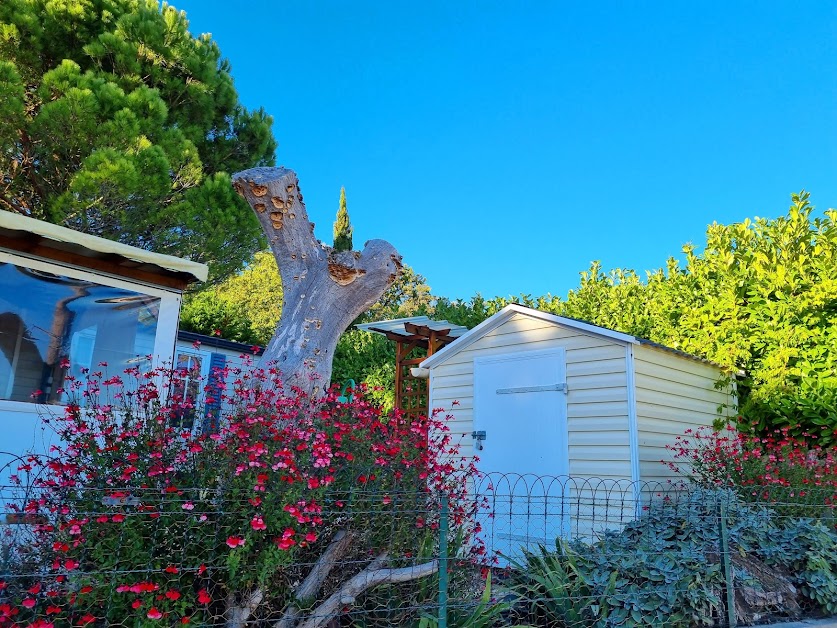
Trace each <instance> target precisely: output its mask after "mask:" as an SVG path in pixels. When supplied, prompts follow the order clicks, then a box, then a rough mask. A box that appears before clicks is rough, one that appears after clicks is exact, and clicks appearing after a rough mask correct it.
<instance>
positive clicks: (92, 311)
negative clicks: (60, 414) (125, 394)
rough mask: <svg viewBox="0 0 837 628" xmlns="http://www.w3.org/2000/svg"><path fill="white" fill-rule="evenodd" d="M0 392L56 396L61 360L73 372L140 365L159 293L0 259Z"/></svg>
mask: <svg viewBox="0 0 837 628" xmlns="http://www.w3.org/2000/svg"><path fill="white" fill-rule="evenodd" d="M0 286H2V287H3V290H2V293H0V399H8V400H12V401H37V402H39V403H60V402H62V401H66V398H62V396H61V394H60V392H59V389H61V388H62V386H63V384H64V368H62V366H61V362H62V360H63V359H65V358H68V359H69V362H70V367H69V372H70V373H72V374H73V375H74V376H76V377H78V378H81V377H83V376H84V373H85V372H86V371H88V370H99V364H100V363H102V362H106V363H107V364H108V368H107V371H108V373H109V374H118V375H122V372H123V371H124V370H125V368H127V367H128V366H130V365H132V364H140V365H143V364H144V363H145V356H147V355H150V354H152V353H153V351H154V340H155V337H156V334H157V320H158V317H159V311H160V298H158V297H151V296H149V295H145V294H141V293H138V292H132V291H130V290H124V289H120V288H113V287H110V286H103V285H100V284H97V283H93V282H91V281H87V280H82V279H73V278H71V277H64V276H60V275H55V274H52V273H48V272H44V271H39V270H34V269H32V268H25V267H22V266H16V265H14V264H10V263H0Z"/></svg>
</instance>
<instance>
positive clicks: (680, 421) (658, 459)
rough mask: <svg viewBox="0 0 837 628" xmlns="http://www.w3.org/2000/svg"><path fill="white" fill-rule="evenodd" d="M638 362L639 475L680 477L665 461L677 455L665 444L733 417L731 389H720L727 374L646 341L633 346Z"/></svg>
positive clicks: (648, 478)
mask: <svg viewBox="0 0 837 628" xmlns="http://www.w3.org/2000/svg"><path fill="white" fill-rule="evenodd" d="M634 365H635V366H634V368H635V381H636V405H637V423H638V428H639V429H638V432H639V434H638V435H639V464H640V478H641V479H642V481H645V482H649V481H650V482H653V481H661V482H667V481H669V480H670V479H678V478H679V476H678V475H677V474H676V473H675V472H674V471H672V470H671V469H670V468H669V467H668V466H667V465H666V464H665V462H668V461H671V460H672V459H673V452H672V451H671V450H669V449H667V448H666V446H667V445H668V446H671V445H674V443H675V440H676V438H677V437H678V436H682V435H684V434H685V432H686V430H688V429H692V430H695V429H697V428H699V427H701V426H706V425H709V426H711V425H712V424H713V423H714V421H715V420H716V419H719V418H724V417H729V416H734V413H735V402H736V400H735V395H734V394H733V389H732V388H731V387H727V389H726V390H718V389H717V388H716V384H717V382H719V381H720V380H721V379H722V378H724V377H725V374H724V372H723V371H722V370H721V369H719V368H717V367H715V366H712V365H710V364H704V363H701V362H699V361H697V360H690V359H688V358H683V357H681V356H677V355H674V354H672V353H669V352H666V351H665V350H662V349H658V348H655V347H651V346H648V345H639V346H635V347H634ZM664 461H665V462H664Z"/></svg>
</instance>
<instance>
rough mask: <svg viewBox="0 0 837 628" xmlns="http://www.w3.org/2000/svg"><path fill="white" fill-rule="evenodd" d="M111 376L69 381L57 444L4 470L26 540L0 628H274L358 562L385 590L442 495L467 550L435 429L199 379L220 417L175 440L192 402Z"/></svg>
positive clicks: (155, 375) (450, 465)
mask: <svg viewBox="0 0 837 628" xmlns="http://www.w3.org/2000/svg"><path fill="white" fill-rule="evenodd" d="M125 374H126V378H125V379H123V378H121V377H110V378H108V377H106V375H105V374H104V372H97V373H89V374H87V377H86V379H85V380H84V381H80V380H75V379H73V378H72V377H71V376H69V377H68V378H67V380H68V392H69V393H70V395H71V398H73V399H75V401H74V402H73V403H70V404H69V405H67V406H66V410H65V413H64V415H63V417H60V418H58V419H56V418H51V419H48V421H50V422H51V423H52V425H53V426H54V427H57V430H58V432H59V434H60V436H61V441H62V442H61V444H60V445H59V446H56V447H54V449H53V451H52V452H50V455H49V456H48V457H46V458H41V457H38V456H31V457H29V459H28V460H27V462H26V463H25V464H23V465H21V471H32V470H33V468H35V469H37V470H38V471H39V472H40V474H39V479H38V480H37V482H36V485H35V487H34V489H35V492H34V493H31V491H30V490H29V489H30V488H31V487H28V488H27V491H28V492H27V495H29V497H27V499H26V500H25V502H24V503H23V504H22V506H21V513H20V517H21V520H24V521H26V522H28V523H29V524H30V525H29V526H27V527H26V530H27V531H26V535H31V536H30V538H28V539H27V542H26V543H20V541H19V539H18V542H16V543H15V542H12V541H8V542H7V547H6V552H5V554H6V556H7V557H8V558H7V559H6V561H7V562H8V563H9V564H8V565H6V566H5V567H4V569H3V572H6V574H7V575H6V576H2V575H0V626H8V625H31V626H41V627H44V628H46V627H47V626H50V625H52V626H59V625H61V626H65V625H66V626H69V625H84V624H88V623H91V624H97V625H98V624H102V625H104V624H111V623H126V624H127V623H130V624H132V625H136V626H142V625H156V624H158V623H160V622H163V623H165V624H167V625H170V624H174V623H182V624H188V623H190V622H195V623H198V624H212V623H215V622H216V621H217V620H219V618H221V617H223V618H224V622H225V623H226V625H227V626H243V625H244V624H245V622H246V621H247V620H248V618H249V617H251V616H252V615H254V614H255V615H259V616H261V617H270V616H272V617H273V618H274V619H279V618H282V621H285V622H286V623H285V624H283V625H287V626H292V625H295V623H294V621H295V620H296V619H297V618H298V617H299V616H300V615H301V611H299V609H298V608H297V606H300V607H302V605H303V602H304V604H307V605H308V606H309V607H311V608H314V607H316V603H318V600H322V598H323V597H324V594H325V589H327V588H329V587H331V588H332V589H335V590H336V591H337V593H340V586H341V583H343V582H344V581H345V580H346V578H348V577H349V576H351V575H355V574H357V572H359V571H361V570H362V569H364V568H365V567H368V566H369V563H370V561H372V563H373V565H374V566H375V568H376V569H378V570H382V569H385V568H386V569H389V570H390V572H391V575H392V577H393V578H394V577H396V572H398V569H399V567H404V566H410V565H413V563H414V562H415V557H416V556H417V555H418V554H419V552H420V550H421V548H423V547H425V548H426V547H427V545H428V543H430V544H431V545H432V543H433V539H434V535H435V529H436V528H437V527H438V520H437V515H436V514H435V513H438V512H439V509H438V502H439V500H440V499H441V498H442V497H443V496H445V497H447V499H448V501H449V503H450V515H451V520H452V522H453V524H454V525H455V526H457V527H458V528H459V529H460V530H462V531H463V533H464V534H466V535H467V534H468V522H469V521H470V520H471V519H470V517H469V516H468V515H469V509H470V508H471V507H472V504H471V502H470V501H469V498H468V496H467V493H466V485H465V483H464V482H461V481H459V480H458V479H457V475H458V474H459V473H464V472H470V471H471V469H470V467H469V465H468V464H466V463H465V462H462V459H461V458H460V457H459V456H458V447H457V446H456V445H455V444H452V443H451V436H450V433H449V432H448V428H447V426H446V425H445V423H444V421H443V420H440V419H439V418H436V417H430V418H422V419H418V420H414V421H412V422H407V421H405V420H404V419H403V418H402V417H400V416H399V415H398V414H393V415H391V416H384V415H382V413H381V411H380V410H379V409H378V408H377V407H375V406H374V405H372V404H370V403H368V402H367V401H365V400H364V398H363V396H362V395H361V394H355V395H354V397H353V400H352V401H351V402H348V403H341V402H339V401H338V400H337V396H336V394H330V395H327V396H326V397H325V398H324V399H322V400H317V401H316V402H315V401H312V400H311V399H310V398H308V397H306V396H305V395H303V394H301V393H299V392H295V391H284V390H283V388H282V386H281V382H280V380H279V373H278V372H277V371H276V370H266V371H265V370H252V369H251V370H239V371H236V372H226V373H223V374H219V375H223V376H216V377H214V378H213V382H214V383H213V385H212V386H211V387H207V394H208V395H210V396H216V397H223V398H224V399H225V401H226V402H227V403H231V404H233V407H234V408H235V411H234V412H232V413H231V415H230V416H228V417H221V421H220V429H218V431H217V432H214V433H208V434H200V433H195V432H193V431H191V430H187V429H183V428H181V427H179V426H180V425H182V424H183V420H184V417H185V416H189V415H190V413H194V410H195V408H194V400H192V399H190V398H188V397H186V398H183V397H180V396H178V395H177V394H170V395H167V396H166V395H163V394H161V391H164V390H175V391H177V390H180V389H182V387H181V388H180V389H178V388H177V386H173V385H172V383H173V382H174V383H176V382H177V381H178V380H179V379H180V378H181V377H182V375H183V374H182V373H177V372H174V373H172V372H167V371H165V370H163V369H158V370H155V371H151V372H141V371H140V370H139V369H136V368H134V369H129V370H127V371H126V372H125ZM223 381H230V382H231V384H230V388H229V390H227V389H226V388H225V387H224V385H223V384H218V382H223ZM210 419H211V421H210V422H215V423H216V424H218V423H219V422H218V418H217V417H210ZM200 423H201V422H200V421H198V424H200ZM18 532H19V531H18ZM474 551H477V552H478V551H479V550H478V548H477V547H476V546H474ZM315 564H316V566H317V568H316V569H312V567H313V566H314V565H315ZM346 564H349V565H350V566H349V567H348V569H347V568H346ZM433 571H434V570H433V565H432V564H431V565H430V568H429V569H424V571H422V570H420V569H419V568H418V567H416V572H417V573H418V574H419V575H421V574H423V573H432V572H433ZM398 573H401V574H402V575H403V572H398ZM300 582H302V584H300ZM306 586H307V588H305V587H306ZM360 592H361V593H362V592H363V591H360ZM355 593H358V592H355ZM299 597H302V598H304V599H297V598H299ZM329 599H330V598H329ZM341 599H342V598H341ZM328 601H329V600H328V599H327V600H326V602H328ZM343 606H344V604H342V603H341V604H340V605H338V607H337V608H334V607H333V604H332V606H328V605H326V606H325V607H323V608H325V609H326V610H324V611H323V612H326V611H327V612H329V613H331V615H332V616H333V615H336V614H339V612H341V611H342V608H343ZM327 619H328V618H327V617H326V618H325V620H324V621H327ZM317 625H324V622H323V623H322V624H317Z"/></svg>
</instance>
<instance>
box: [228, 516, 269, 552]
mask: <svg viewBox="0 0 837 628" xmlns="http://www.w3.org/2000/svg"><path fill="white" fill-rule="evenodd" d="M250 527H252V528H253V529H254V530H267V524H265V522H264V519H262V518H261V517H253V520H252V521H251V522H250ZM242 543H243V542H242ZM227 544H229V541H227ZM230 547H233V546H232V545H230Z"/></svg>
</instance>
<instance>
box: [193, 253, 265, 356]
mask: <svg viewBox="0 0 837 628" xmlns="http://www.w3.org/2000/svg"><path fill="white" fill-rule="evenodd" d="M281 311H282V280H281V278H280V277H279V270H278V269H277V268H276V260H275V259H274V257H273V255H272V254H271V253H270V252H268V251H261V252H259V253H256V255H255V256H254V257H253V260H252V262H251V263H250V264H249V265H248V266H247V268H245V269H244V270H243V271H241V272H240V273H238V274H236V275H234V276H232V277H229V278H227V279H226V280H224V281H223V282H222V283H220V284H218V285H215V286H209V287H207V288H205V289H204V290H202V291H200V292H196V293H194V294H190V295H187V296H186V297H185V298H184V300H183V311H182V313H181V317H180V327H181V328H182V329H185V330H187V331H193V332H196V333H199V334H206V335H213V334H216V333H218V332H220V335H221V336H222V337H223V338H226V339H227V340H235V341H237V342H243V343H245V344H254V345H260V346H264V345H266V344H267V343H268V341H269V340H270V338H271V336H273V332H274V331H275V329H276V325H277V324H278V323H279V316H280V314H281Z"/></svg>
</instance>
